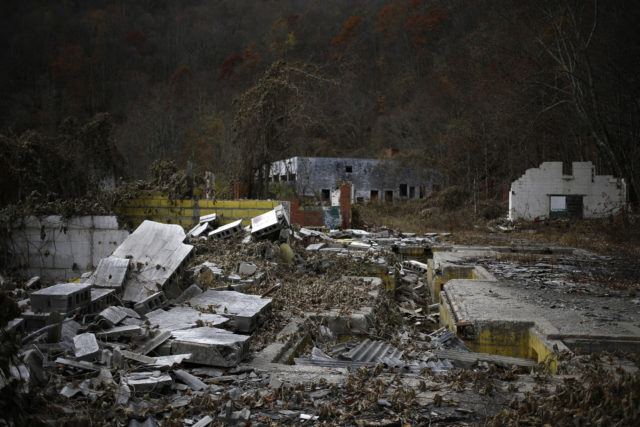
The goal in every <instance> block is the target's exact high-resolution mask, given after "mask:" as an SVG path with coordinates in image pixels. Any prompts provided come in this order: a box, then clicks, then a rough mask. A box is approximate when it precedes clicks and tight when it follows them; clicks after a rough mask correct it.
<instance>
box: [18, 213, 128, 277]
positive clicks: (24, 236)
mask: <svg viewBox="0 0 640 427" xmlns="http://www.w3.org/2000/svg"><path fill="white" fill-rule="evenodd" d="M128 235H129V232H128V231H126V230H120V229H119V228H118V221H117V219H116V217H115V216H81V217H73V218H70V219H62V217H60V216H57V215H52V216H47V217H43V218H37V217H27V218H25V220H24V222H23V223H21V224H15V226H14V229H13V230H12V231H11V236H10V241H9V247H10V250H11V251H12V252H13V254H14V255H15V258H16V261H17V264H18V265H19V266H22V267H24V268H25V271H26V272H27V274H29V275H31V276H40V277H43V278H46V279H55V280H67V279H72V278H76V277H79V276H80V275H81V274H82V273H83V272H85V271H90V270H93V269H94V267H95V266H97V265H98V262H99V261H100V259H102V258H105V257H107V256H109V255H111V253H112V252H113V251H114V250H115V249H116V248H117V247H118V246H119V245H120V244H121V243H122V242H123V241H124V240H125V239H126V238H127V236H128Z"/></svg>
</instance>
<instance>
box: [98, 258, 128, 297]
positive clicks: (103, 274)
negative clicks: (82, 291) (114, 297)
mask: <svg viewBox="0 0 640 427" xmlns="http://www.w3.org/2000/svg"><path fill="white" fill-rule="evenodd" d="M129 264H130V261H129V259H127V258H116V257H114V256H110V257H107V258H102V259H101V260H100V262H99V263H98V267H97V268H96V271H95V272H94V273H93V274H92V275H91V279H90V281H91V283H92V284H93V286H95V287H98V288H111V289H116V290H117V291H118V292H122V289H123V287H124V283H125V281H126V279H127V273H128V271H129Z"/></svg>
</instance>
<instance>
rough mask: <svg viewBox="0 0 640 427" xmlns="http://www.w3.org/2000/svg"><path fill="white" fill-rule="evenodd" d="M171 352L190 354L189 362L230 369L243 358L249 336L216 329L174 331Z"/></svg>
mask: <svg viewBox="0 0 640 427" xmlns="http://www.w3.org/2000/svg"><path fill="white" fill-rule="evenodd" d="M173 336H174V338H175V340H174V341H173V343H172V344H171V352H172V353H173V354H178V353H191V357H190V358H189V362H193V363H199V364H203V365H209V366H217V367H223V368H230V367H233V366H236V365H237V364H238V363H240V361H242V359H243V358H244V357H245V355H246V353H247V351H248V349H249V338H250V337H249V336H247V335H237V334H234V333H231V332H229V331H225V330H224V329H218V328H208V327H202V328H195V329H185V330H180V331H174V332H173Z"/></svg>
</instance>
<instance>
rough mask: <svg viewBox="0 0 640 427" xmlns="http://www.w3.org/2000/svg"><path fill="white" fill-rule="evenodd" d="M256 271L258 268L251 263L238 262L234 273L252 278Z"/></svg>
mask: <svg viewBox="0 0 640 427" xmlns="http://www.w3.org/2000/svg"><path fill="white" fill-rule="evenodd" d="M256 271H258V266H257V265H255V264H253V263H251V262H240V263H238V267H237V268H236V272H237V273H238V274H239V275H240V276H253V275H254V274H255V273H256Z"/></svg>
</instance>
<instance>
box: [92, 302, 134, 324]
mask: <svg viewBox="0 0 640 427" xmlns="http://www.w3.org/2000/svg"><path fill="white" fill-rule="evenodd" d="M127 310H128V311H127ZM131 311H132V312H133V313H135V314H136V316H137V315H138V313H136V312H135V311H133V310H131V309H125V307H119V306H115V305H112V306H110V307H107V308H105V309H104V310H102V311H101V312H100V314H98V317H99V318H100V319H104V320H105V321H106V322H107V324H108V325H109V326H111V327H112V328H113V327H114V326H116V325H117V324H118V323H120V322H122V321H123V320H124V319H125V318H126V317H127V316H129V312H131Z"/></svg>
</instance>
